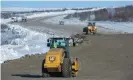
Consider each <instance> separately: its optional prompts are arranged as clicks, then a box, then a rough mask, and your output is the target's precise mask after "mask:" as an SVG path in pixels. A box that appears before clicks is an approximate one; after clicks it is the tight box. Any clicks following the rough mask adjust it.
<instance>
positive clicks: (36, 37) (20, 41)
mask: <svg viewBox="0 0 133 80" xmlns="http://www.w3.org/2000/svg"><path fill="white" fill-rule="evenodd" d="M8 26H9V27H10V29H8V30H6V31H5V32H2V33H1V40H2V41H8V43H7V44H3V45H1V48H0V50H1V54H0V63H2V62H3V61H6V60H12V59H17V58H20V57H22V56H24V55H26V54H36V53H45V52H47V50H48V49H49V48H48V47H47V46H46V42H47V38H49V37H50V36H51V35H48V34H44V33H43V34H42V33H38V32H35V31H30V30H28V29H25V28H23V27H21V26H19V25H10V24H8Z"/></svg>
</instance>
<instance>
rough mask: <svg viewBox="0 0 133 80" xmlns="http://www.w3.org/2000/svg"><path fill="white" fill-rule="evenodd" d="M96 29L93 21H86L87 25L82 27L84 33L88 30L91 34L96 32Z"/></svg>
mask: <svg viewBox="0 0 133 80" xmlns="http://www.w3.org/2000/svg"><path fill="white" fill-rule="evenodd" d="M96 31H97V27H96V26H95V23H90V22H89V23H88V26H87V27H84V28H83V32H85V33H86V34H88V33H89V32H90V33H91V34H96Z"/></svg>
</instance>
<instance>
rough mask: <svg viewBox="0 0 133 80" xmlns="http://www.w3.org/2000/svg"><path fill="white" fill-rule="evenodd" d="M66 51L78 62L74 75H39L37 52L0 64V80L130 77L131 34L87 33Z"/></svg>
mask: <svg viewBox="0 0 133 80" xmlns="http://www.w3.org/2000/svg"><path fill="white" fill-rule="evenodd" d="M28 23H30V22H28ZM20 24H22V23H20ZM23 25H26V23H23ZM27 25H28V24H27ZM36 25H37V24H36ZM48 25H52V24H48ZM53 27H54V26H53ZM60 27H61V26H60ZM74 29H75V28H74ZM77 31H78V30H77ZM70 54H71V56H72V57H78V58H79V61H80V64H81V69H80V71H79V75H78V77H76V78H67V79H66V78H62V77H50V78H42V77H41V63H42V60H43V58H44V54H41V55H33V56H30V57H24V58H21V59H16V60H12V61H9V62H7V63H3V64H2V66H1V67H2V75H1V77H2V80H133V34H130V35H128V34H123V35H122V34H121V35H120V34H119V35H114V34H106V35H95V36H93V35H92V36H91V35H88V36H87V39H86V41H84V43H82V44H81V45H79V46H77V47H72V48H70Z"/></svg>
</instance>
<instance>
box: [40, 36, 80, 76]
mask: <svg viewBox="0 0 133 80" xmlns="http://www.w3.org/2000/svg"><path fill="white" fill-rule="evenodd" d="M47 42H48V43H47V46H48V47H50V50H49V51H48V52H47V53H46V55H45V58H44V60H43V62H42V76H43V77H48V76H52V75H55V74H58V76H59V75H61V76H63V77H76V76H77V75H78V70H79V62H78V58H74V59H73V60H71V58H70V55H69V38H49V39H48V40H47ZM55 44H56V46H55Z"/></svg>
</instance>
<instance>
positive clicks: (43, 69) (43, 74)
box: [42, 59, 50, 77]
mask: <svg viewBox="0 0 133 80" xmlns="http://www.w3.org/2000/svg"><path fill="white" fill-rule="evenodd" d="M44 63H45V59H44V60H43V61H42V77H49V76H50V75H49V74H48V71H47V69H46V68H44Z"/></svg>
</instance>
